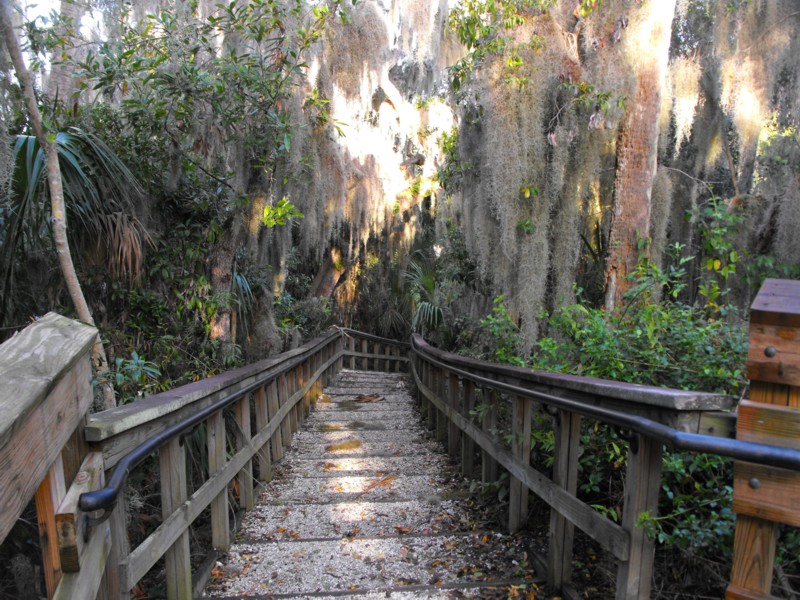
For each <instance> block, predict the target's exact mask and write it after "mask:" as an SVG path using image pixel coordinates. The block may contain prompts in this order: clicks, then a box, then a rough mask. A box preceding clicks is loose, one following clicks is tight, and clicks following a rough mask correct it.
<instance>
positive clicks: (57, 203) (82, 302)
mask: <svg viewBox="0 0 800 600" xmlns="http://www.w3.org/2000/svg"><path fill="white" fill-rule="evenodd" d="M8 11H9V3H8V0H0V30H2V32H0V33H2V37H3V40H4V42H5V45H6V48H7V49H8V54H9V56H10V58H11V62H12V64H13V65H14V70H15V71H16V74H17V79H18V80H19V84H20V88H21V90H22V95H23V97H24V99H25V104H26V106H27V108H28V116H29V117H30V122H31V127H32V128H33V131H34V134H35V135H36V139H37V140H38V141H39V145H40V146H41V148H42V151H43V152H44V155H45V159H46V164H47V185H48V188H49V190H50V211H51V216H52V228H53V241H54V243H55V247H56V254H57V256H58V263H59V265H60V267H61V273H62V274H63V276H64V283H65V284H66V287H67V291H68V293H69V296H70V298H71V299H72V303H73V304H74V306H75V311H76V312H77V313H78V318H79V319H80V320H81V321H84V322H86V323H88V324H90V325H94V319H93V318H92V312H91V310H89V305H88V304H87V302H86V298H85V297H84V295H83V290H82V289H81V284H80V281H79V280H78V274H77V272H76V271H75V265H74V263H73V262H72V253H71V252H70V248H69V243H68V241H67V222H66V218H65V215H66V209H65V206H64V188H63V186H62V182H61V168H60V166H59V164H58V151H57V150H56V145H55V143H54V141H52V140H51V139H50V137H49V136H48V134H47V132H46V131H45V129H44V125H43V123H42V116H41V114H40V113H39V106H38V104H37V103H36V95H35V93H34V90H33V81H32V79H31V74H30V72H29V71H28V68H27V66H26V65H25V61H24V59H23V57H22V51H21V50H20V46H19V41H18V40H17V36H16V35H15V34H14V28H13V25H12V23H11V16H10V15H9V12H8ZM92 359H93V362H94V366H95V369H96V371H100V372H102V371H106V370H108V361H107V360H106V354H105V350H104V349H103V344H102V343H101V342H100V337H99V336H98V338H97V340H96V341H95V344H94V348H93V349H92ZM103 398H104V401H105V402H104V408H113V407H114V406H115V405H116V402H115V399H114V391H113V389H111V387H110V386H109V385H105V386H103Z"/></svg>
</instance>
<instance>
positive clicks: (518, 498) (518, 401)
mask: <svg viewBox="0 0 800 600" xmlns="http://www.w3.org/2000/svg"><path fill="white" fill-rule="evenodd" d="M511 402H512V405H513V408H512V417H511V421H512V423H511V432H512V434H513V437H512V441H511V454H512V455H513V456H514V458H515V459H516V460H517V461H518V462H520V463H522V464H523V465H526V466H527V465H530V462H531V418H532V417H533V401H532V400H530V399H529V398H519V397H513V398H512V399H511ZM508 496H509V497H508V530H509V531H510V532H511V533H516V532H517V531H519V529H520V527H522V524H523V523H524V522H525V519H526V518H527V517H528V488H527V487H526V486H525V485H523V483H522V482H521V481H520V480H519V479H517V478H515V477H514V476H513V475H512V476H511V477H510V481H509V491H508Z"/></svg>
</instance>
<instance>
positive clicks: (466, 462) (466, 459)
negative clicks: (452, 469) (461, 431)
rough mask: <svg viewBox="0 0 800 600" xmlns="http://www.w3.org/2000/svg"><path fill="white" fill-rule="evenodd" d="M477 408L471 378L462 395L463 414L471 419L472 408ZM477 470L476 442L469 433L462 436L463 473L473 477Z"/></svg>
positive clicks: (466, 382)
mask: <svg viewBox="0 0 800 600" xmlns="http://www.w3.org/2000/svg"><path fill="white" fill-rule="evenodd" d="M473 408H475V384H473V383H472V381H470V380H469V379H465V380H464V393H463V395H462V396H461V414H463V415H464V418H466V419H470V418H471V413H472V409H473ZM474 470H475V444H474V443H473V442H472V438H470V437H469V436H468V435H462V436H461V474H462V475H465V476H467V477H472V475H473V471H474Z"/></svg>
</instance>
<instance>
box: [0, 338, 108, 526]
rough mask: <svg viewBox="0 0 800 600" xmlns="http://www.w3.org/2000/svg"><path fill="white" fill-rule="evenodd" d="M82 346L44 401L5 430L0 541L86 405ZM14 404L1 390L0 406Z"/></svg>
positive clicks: (87, 377) (88, 394)
mask: <svg viewBox="0 0 800 600" xmlns="http://www.w3.org/2000/svg"><path fill="white" fill-rule="evenodd" d="M56 341H57V342H58V341H59V340H58V339H57V340H56ZM90 341H92V340H90ZM87 346H88V348H85V349H84V355H83V358H82V359H81V360H80V361H78V362H77V363H73V366H72V368H71V370H70V371H69V372H68V373H65V374H62V375H61V377H59V379H58V381H57V382H56V383H55V386H54V387H51V388H49V393H48V395H47V398H46V399H44V400H42V401H41V402H38V400H37V402H38V405H37V406H36V407H35V408H34V409H33V410H32V411H30V412H28V413H27V414H26V415H25V418H24V419H23V420H22V421H20V422H18V423H17V424H16V426H15V427H14V428H9V429H7V431H8V432H10V433H11V435H10V437H8V438H7V439H6V441H5V445H3V446H2V447H0V540H4V539H5V537H6V535H8V532H9V531H10V530H11V527H13V525H14V523H15V522H16V520H17V518H18V517H19V515H20V514H21V513H22V511H23V510H24V509H25V506H26V505H27V504H28V502H29V501H30V500H31V498H33V495H34V493H35V492H36V490H37V488H38V487H39V484H40V483H41V482H42V480H43V479H44V478H45V475H46V474H47V471H48V470H49V469H50V468H51V467H52V465H53V464H54V462H55V461H56V459H57V458H58V456H59V455H60V453H61V449H62V448H63V447H64V445H65V444H66V443H67V442H68V441H69V439H70V438H71V436H72V433H73V432H74V431H75V429H76V428H77V427H78V424H79V423H81V422H82V421H83V418H84V415H85V414H86V412H87V411H88V410H89V408H90V407H91V404H92V390H91V365H90V361H89V356H88V349H89V348H91V344H87ZM70 351H71V350H70ZM42 369H44V370H45V372H46V373H50V369H49V367H48V366H46V365H43V366H42ZM51 375H52V373H50V374H48V375H45V378H48V377H50V376H51ZM14 400H15V398H13V397H7V396H6V395H5V390H4V391H3V397H2V400H1V401H0V403H2V404H4V405H5V404H8V403H11V402H13V401H14ZM53 541H54V542H55V538H54V539H53Z"/></svg>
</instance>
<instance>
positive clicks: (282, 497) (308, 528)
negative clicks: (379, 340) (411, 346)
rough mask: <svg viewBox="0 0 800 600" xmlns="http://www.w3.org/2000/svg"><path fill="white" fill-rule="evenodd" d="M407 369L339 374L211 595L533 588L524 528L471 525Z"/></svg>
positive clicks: (527, 592) (424, 594)
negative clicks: (518, 533) (510, 532)
mask: <svg viewBox="0 0 800 600" xmlns="http://www.w3.org/2000/svg"><path fill="white" fill-rule="evenodd" d="M405 377H406V376H404V375H402V374H399V373H398V374H395V373H367V372H360V371H343V372H342V373H340V375H339V376H338V377H337V379H336V380H335V381H334V383H333V384H332V385H331V386H330V387H328V388H327V389H326V390H325V394H324V395H323V396H322V398H321V399H320V401H319V402H318V403H317V406H316V410H315V411H314V412H313V413H312V415H311V417H310V418H309V419H308V421H307V423H306V427H305V429H304V430H302V431H300V432H299V433H298V434H297V435H296V436H295V439H294V441H293V444H292V448H291V450H290V451H289V452H288V453H287V455H286V457H285V458H284V460H283V461H282V463H281V465H280V467H279V468H278V469H277V475H276V478H275V479H274V480H273V481H272V482H271V483H270V484H268V485H267V486H266V488H265V489H264V491H263V493H262V495H261V498H260V501H259V505H258V506H257V507H256V508H255V509H254V510H253V511H250V512H249V513H248V514H247V515H246V516H245V517H244V520H243V522H242V524H241V527H240V529H239V533H238V535H237V539H236V543H235V544H234V545H233V547H232V548H231V550H230V552H229V553H228V554H227V555H226V557H225V558H224V559H223V562H222V563H220V565H219V566H218V567H217V569H215V573H214V577H213V579H212V581H211V583H210V584H209V585H208V587H207V589H206V595H207V596H215V597H242V596H249V597H252V596H255V597H259V596H261V597H265V598H269V597H276V598H309V597H353V598H386V597H391V598H446V597H457V598H464V597H480V598H495V597H496V598H506V597H533V590H534V589H535V584H534V583H533V580H532V578H533V573H532V571H531V570H530V568H529V567H528V566H527V561H526V560H525V556H526V550H525V548H524V547H523V546H524V545H523V542H522V541H521V538H518V537H517V538H514V537H510V536H507V535H505V534H503V533H500V532H496V531H490V530H489V531H487V530H485V528H479V527H477V526H476V525H475V524H474V516H473V515H471V514H470V512H469V510H468V507H467V504H468V502H467V498H468V494H467V493H466V491H465V490H464V488H463V482H462V481H461V479H460V477H459V476H458V475H457V474H456V472H455V470H454V469H453V468H452V467H451V466H450V465H449V462H448V458H447V457H446V455H445V454H444V453H443V451H442V448H441V446H440V445H439V444H438V443H436V442H434V441H432V440H431V439H430V435H429V433H428V432H427V430H426V429H425V428H424V427H423V426H422V424H421V422H420V419H419V416H418V414H417V412H416V411H415V410H414V407H413V400H412V397H411V395H410V393H409V390H408V386H407V383H406V379H405Z"/></svg>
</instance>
